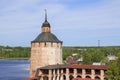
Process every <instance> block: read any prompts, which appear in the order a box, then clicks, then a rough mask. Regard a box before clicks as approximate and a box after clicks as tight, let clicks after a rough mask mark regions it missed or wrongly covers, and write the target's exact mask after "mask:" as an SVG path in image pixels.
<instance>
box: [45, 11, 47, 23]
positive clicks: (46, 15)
mask: <svg viewBox="0 0 120 80" xmlns="http://www.w3.org/2000/svg"><path fill="white" fill-rule="evenodd" d="M45 21H47V9H45Z"/></svg>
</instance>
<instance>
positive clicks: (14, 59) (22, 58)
mask: <svg viewBox="0 0 120 80" xmlns="http://www.w3.org/2000/svg"><path fill="white" fill-rule="evenodd" d="M29 59H30V58H0V60H29Z"/></svg>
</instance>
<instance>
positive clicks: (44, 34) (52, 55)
mask: <svg viewBox="0 0 120 80" xmlns="http://www.w3.org/2000/svg"><path fill="white" fill-rule="evenodd" d="M50 28H51V27H50V24H49V22H48V21H47V12H46V10H45V21H44V23H43V24H42V27H41V33H40V34H39V35H38V36H37V38H36V39H35V40H33V41H32V42H31V58H30V77H34V76H35V73H36V70H37V68H39V67H44V66H47V65H53V64H62V41H60V40H59V39H58V38H57V37H56V36H55V35H54V34H53V33H51V30H50Z"/></svg>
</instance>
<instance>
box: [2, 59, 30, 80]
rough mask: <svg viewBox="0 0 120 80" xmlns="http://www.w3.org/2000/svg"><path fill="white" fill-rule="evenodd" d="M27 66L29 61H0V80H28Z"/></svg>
mask: <svg viewBox="0 0 120 80" xmlns="http://www.w3.org/2000/svg"><path fill="white" fill-rule="evenodd" d="M29 64H30V61H29V60H0V80H22V79H23V78H28V77H29V70H28V68H29Z"/></svg>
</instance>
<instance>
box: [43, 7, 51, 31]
mask: <svg viewBox="0 0 120 80" xmlns="http://www.w3.org/2000/svg"><path fill="white" fill-rule="evenodd" d="M42 32H50V24H49V22H48V21H47V10H46V9H45V21H44V23H43V24H42Z"/></svg>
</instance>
